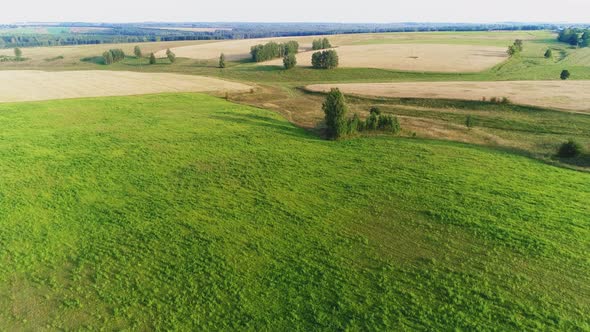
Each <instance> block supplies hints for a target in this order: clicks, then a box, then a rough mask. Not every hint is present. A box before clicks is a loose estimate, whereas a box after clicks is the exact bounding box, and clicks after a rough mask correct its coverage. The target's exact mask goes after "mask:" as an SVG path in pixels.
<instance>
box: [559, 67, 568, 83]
mask: <svg viewBox="0 0 590 332" xmlns="http://www.w3.org/2000/svg"><path fill="white" fill-rule="evenodd" d="M559 77H561V79H562V80H567V79H568V78H570V71H569V70H567V69H564V70H562V71H561V75H560V76H559Z"/></svg>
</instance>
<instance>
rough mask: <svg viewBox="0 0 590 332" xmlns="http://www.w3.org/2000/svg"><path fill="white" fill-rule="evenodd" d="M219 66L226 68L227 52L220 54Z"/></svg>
mask: <svg viewBox="0 0 590 332" xmlns="http://www.w3.org/2000/svg"><path fill="white" fill-rule="evenodd" d="M219 68H225V54H223V53H221V54H220V55H219Z"/></svg>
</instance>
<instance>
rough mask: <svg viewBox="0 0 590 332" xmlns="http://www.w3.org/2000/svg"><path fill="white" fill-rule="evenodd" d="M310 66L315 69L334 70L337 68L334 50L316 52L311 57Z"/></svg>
mask: <svg viewBox="0 0 590 332" xmlns="http://www.w3.org/2000/svg"><path fill="white" fill-rule="evenodd" d="M311 65H312V67H313V68H315V69H334V68H336V67H338V53H336V51H334V50H327V51H321V52H316V53H314V54H313V55H312V56H311Z"/></svg>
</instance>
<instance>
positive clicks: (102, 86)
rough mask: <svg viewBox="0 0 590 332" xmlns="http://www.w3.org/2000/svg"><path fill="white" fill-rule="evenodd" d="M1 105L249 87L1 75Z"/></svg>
mask: <svg viewBox="0 0 590 332" xmlns="http://www.w3.org/2000/svg"><path fill="white" fill-rule="evenodd" d="M0 81H2V82H13V84H2V85H0V102H11V101H12V102H14V101H34V100H49V99H66V98H81V97H100V96H125V95H137V94H147V93H159V92H205V91H207V92H216V91H217V92H224V91H247V90H249V89H250V87H249V86H248V85H245V84H242V83H235V82H229V81H224V80H220V79H216V78H210V77H203V76H194V75H179V74H168V73H133V72H121V71H118V72H108V71H60V72H41V71H31V70H18V71H17V70H11V71H0Z"/></svg>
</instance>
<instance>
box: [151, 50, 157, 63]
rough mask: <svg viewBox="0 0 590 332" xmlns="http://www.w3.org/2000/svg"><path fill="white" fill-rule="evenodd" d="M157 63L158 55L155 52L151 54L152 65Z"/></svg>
mask: <svg viewBox="0 0 590 332" xmlns="http://www.w3.org/2000/svg"><path fill="white" fill-rule="evenodd" d="M155 64H156V56H155V55H154V53H152V54H150V65H155Z"/></svg>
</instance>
